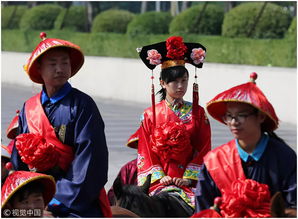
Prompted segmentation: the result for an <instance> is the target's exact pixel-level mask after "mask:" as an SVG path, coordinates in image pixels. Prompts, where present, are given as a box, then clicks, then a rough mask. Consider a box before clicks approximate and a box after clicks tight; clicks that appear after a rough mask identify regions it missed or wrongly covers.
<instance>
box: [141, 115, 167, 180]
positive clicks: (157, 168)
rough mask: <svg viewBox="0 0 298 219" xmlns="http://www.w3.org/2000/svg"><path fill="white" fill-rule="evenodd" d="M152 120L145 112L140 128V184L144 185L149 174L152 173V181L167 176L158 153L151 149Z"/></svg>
mask: <svg viewBox="0 0 298 219" xmlns="http://www.w3.org/2000/svg"><path fill="white" fill-rule="evenodd" d="M151 129H152V122H151V120H150V119H149V117H148V115H147V113H144V120H143V122H142V124H141V127H140V129H139V143H138V159H137V166H138V185H143V183H144V182H145V180H146V177H147V175H148V174H150V173H151V174H152V176H151V183H153V182H155V181H157V180H159V179H161V178H162V177H163V176H165V174H164V171H163V168H162V166H161V164H160V161H159V159H158V157H157V156H156V154H155V153H154V152H153V151H152V150H151V144H150V133H151Z"/></svg>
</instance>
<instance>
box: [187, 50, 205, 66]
mask: <svg viewBox="0 0 298 219" xmlns="http://www.w3.org/2000/svg"><path fill="white" fill-rule="evenodd" d="M205 56H206V52H205V50H203V49H202V48H195V49H192V51H191V54H190V58H191V59H192V60H193V63H194V64H196V65H198V64H200V63H203V62H204V60H205Z"/></svg>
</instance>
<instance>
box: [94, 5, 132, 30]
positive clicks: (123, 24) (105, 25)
mask: <svg viewBox="0 0 298 219" xmlns="http://www.w3.org/2000/svg"><path fill="white" fill-rule="evenodd" d="M134 16H135V15H134V14H133V13H131V12H129V11H126V10H118V9H111V10H107V11H104V12H101V13H99V14H98V15H97V16H96V17H95V18H94V20H93V24H92V32H113V33H125V32H126V29H127V25H128V23H129V22H131V20H132V19H133V18H134Z"/></svg>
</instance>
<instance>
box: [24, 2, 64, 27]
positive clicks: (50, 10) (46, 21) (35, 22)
mask: <svg viewBox="0 0 298 219" xmlns="http://www.w3.org/2000/svg"><path fill="white" fill-rule="evenodd" d="M61 10H62V7H60V6H58V5H56V4H43V5H38V6H36V7H33V8H31V9H29V10H27V11H26V12H25V14H24V16H22V19H21V22H20V28H21V29H23V30H30V29H31V30H51V29H53V28H54V23H55V20H56V18H57V16H58V15H59V13H60V11H61Z"/></svg>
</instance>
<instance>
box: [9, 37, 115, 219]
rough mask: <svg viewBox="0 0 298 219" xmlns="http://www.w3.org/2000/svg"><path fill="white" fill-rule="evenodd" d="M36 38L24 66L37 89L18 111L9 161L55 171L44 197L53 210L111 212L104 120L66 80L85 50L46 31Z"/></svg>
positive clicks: (73, 214)
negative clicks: (52, 193)
mask: <svg viewBox="0 0 298 219" xmlns="http://www.w3.org/2000/svg"><path fill="white" fill-rule="evenodd" d="M41 38H42V39H43V40H42V41H41V42H40V43H39V45H38V46H37V47H36V48H35V50H34V51H33V52H32V54H31V57H30V58H29V60H28V63H27V65H26V66H25V71H26V72H27V74H28V75H29V77H30V79H31V80H32V81H33V82H36V83H39V84H42V91H41V92H40V93H39V94H37V95H36V96H34V97H32V98H30V99H29V100H27V101H26V103H25V104H24V107H23V109H22V110H21V112H20V115H19V135H18V136H17V137H16V142H15V147H14V149H13V153H12V161H13V166H14V168H15V169H16V170H31V171H37V172H43V173H47V174H49V175H52V176H54V177H55V180H56V181H57V184H56V187H57V189H56V194H55V196H54V198H53V200H52V201H51V202H50V203H49V210H50V211H52V212H53V214H54V215H55V216H59V217H102V216H110V213H111V212H110V208H109V205H108V200H107V196H106V194H105V191H104V185H105V184H106V182H107V171H108V150H107V145H106V139H105V134H104V122H103V120H102V118H101V115H100V113H99V111H98V108H97V106H96V104H95V102H94V101H93V99H92V98H91V97H90V96H88V95H87V94H85V93H83V92H81V91H79V90H78V89H75V88H73V87H72V86H71V84H70V83H69V82H68V79H69V78H70V77H72V76H73V75H75V74H76V73H77V72H78V71H79V69H80V68H81V66H82V65H83V63H84V55H83V53H82V51H81V49H80V47H79V46H77V45H75V44H73V43H71V42H68V41H65V40H61V39H52V38H48V39H47V38H46V34H45V33H41Z"/></svg>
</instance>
